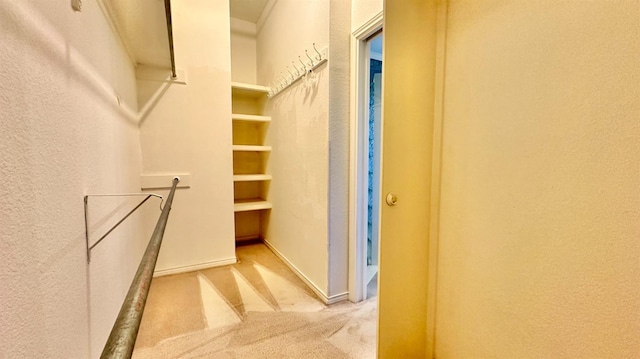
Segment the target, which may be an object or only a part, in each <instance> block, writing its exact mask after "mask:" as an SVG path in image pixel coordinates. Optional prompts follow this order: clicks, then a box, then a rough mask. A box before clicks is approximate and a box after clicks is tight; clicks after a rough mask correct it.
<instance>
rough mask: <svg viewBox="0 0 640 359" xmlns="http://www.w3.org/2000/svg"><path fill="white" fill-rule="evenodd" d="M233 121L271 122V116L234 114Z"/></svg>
mask: <svg viewBox="0 0 640 359" xmlns="http://www.w3.org/2000/svg"><path fill="white" fill-rule="evenodd" d="M231 119H232V120H234V121H248V122H271V117H270V116H258V115H241V114H239V113H234V114H232V115H231Z"/></svg>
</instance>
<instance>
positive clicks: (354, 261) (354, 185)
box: [348, 12, 384, 302]
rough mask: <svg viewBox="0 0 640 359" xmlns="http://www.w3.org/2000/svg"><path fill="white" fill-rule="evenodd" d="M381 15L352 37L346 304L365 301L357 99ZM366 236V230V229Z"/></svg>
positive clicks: (380, 22)
mask: <svg viewBox="0 0 640 359" xmlns="http://www.w3.org/2000/svg"><path fill="white" fill-rule="evenodd" d="M383 21H384V14H383V12H380V13H378V14H376V15H375V16H374V17H373V18H371V19H370V20H369V21H367V22H366V23H365V24H364V25H362V26H361V27H359V28H358V29H357V30H355V31H354V32H353V33H352V34H351V66H350V67H351V83H350V86H349V87H350V89H351V93H350V96H349V97H350V105H349V108H350V111H349V112H350V119H349V122H350V126H349V287H348V288H349V300H350V301H352V302H359V301H361V300H362V299H364V296H365V290H366V287H365V286H364V285H363V283H364V276H365V270H366V269H365V267H366V261H367V259H366V255H365V254H364V253H365V250H364V249H363V246H364V248H366V240H365V239H363V238H359V237H362V235H360V233H361V232H362V224H361V223H358V211H360V207H361V204H360V203H359V201H360V199H361V198H360V197H361V192H362V191H363V190H366V189H363V188H362V186H361V185H359V183H358V178H359V173H360V172H361V171H362V169H358V166H357V165H358V156H359V155H360V154H359V147H360V145H359V144H360V142H361V140H362V139H361V138H360V137H361V134H360V132H361V131H360V129H359V122H360V120H359V119H360V118H362V116H363V114H362V111H361V109H360V107H359V106H358V105H359V104H360V103H362V102H363V101H364V99H363V98H362V96H360V92H361V91H360V90H361V88H362V86H363V84H361V83H360V74H361V73H362V71H364V68H365V67H364V62H365V60H364V56H365V54H366V39H367V38H368V37H370V36H371V35H373V34H375V33H376V32H377V31H378V30H380V29H382V25H383ZM365 233H366V229H365Z"/></svg>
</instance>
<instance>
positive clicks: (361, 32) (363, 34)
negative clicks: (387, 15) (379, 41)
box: [353, 11, 384, 40]
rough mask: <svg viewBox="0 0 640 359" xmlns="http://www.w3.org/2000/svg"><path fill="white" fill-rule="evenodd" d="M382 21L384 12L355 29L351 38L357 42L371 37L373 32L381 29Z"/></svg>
mask: <svg viewBox="0 0 640 359" xmlns="http://www.w3.org/2000/svg"><path fill="white" fill-rule="evenodd" d="M383 21H384V12H382V11H380V12H379V13H377V14H375V15H374V16H373V17H372V18H371V19H369V21H367V22H365V23H364V24H363V25H362V26H360V27H359V28H357V29H356V30H355V31H354V32H353V38H356V39H358V40H364V39H365V38H367V37H369V36H370V35H373V33H374V32H376V31H378V30H379V29H380V28H382V22H383Z"/></svg>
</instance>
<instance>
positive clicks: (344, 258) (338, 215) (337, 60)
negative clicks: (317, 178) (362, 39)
mask: <svg viewBox="0 0 640 359" xmlns="http://www.w3.org/2000/svg"><path fill="white" fill-rule="evenodd" d="M350 21H351V4H350V2H349V1H344V0H331V1H330V9H329V58H330V61H329V173H328V174H327V175H328V176H329V203H328V204H329V208H328V216H329V289H328V294H329V296H331V297H335V296H342V297H344V296H345V295H346V294H347V292H348V270H349V257H348V254H349V85H350V83H349V67H350V63H349V54H350V53H349V51H350V43H349V41H350V37H349V36H348V34H349V25H350Z"/></svg>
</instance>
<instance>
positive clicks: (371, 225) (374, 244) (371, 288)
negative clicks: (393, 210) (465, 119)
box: [361, 30, 382, 299]
mask: <svg viewBox="0 0 640 359" xmlns="http://www.w3.org/2000/svg"><path fill="white" fill-rule="evenodd" d="M366 44H367V46H366V53H367V60H366V64H365V80H366V81H367V85H366V86H364V88H363V90H364V92H365V96H364V97H365V100H366V101H365V107H366V112H365V116H364V118H363V120H364V121H363V125H364V126H365V127H366V128H365V131H364V132H365V134H364V135H365V136H364V139H363V141H362V144H363V145H364V148H362V154H363V155H364V156H363V157H365V158H364V160H365V161H366V164H367V170H366V172H365V175H366V178H365V179H363V180H364V181H363V183H366V189H367V190H366V207H365V208H364V210H365V211H366V218H367V221H366V222H367V232H366V235H367V241H366V242H367V246H366V250H367V260H366V271H365V273H366V275H365V277H364V279H365V285H366V291H365V293H364V297H363V299H367V298H371V297H374V296H376V295H377V294H378V242H379V238H380V236H379V232H380V147H381V142H382V141H381V139H382V138H381V128H382V126H381V123H382V31H381V30H380V31H378V32H377V33H376V34H374V35H373V36H371V37H369V38H368V39H367V40H366ZM361 159H362V157H361ZM362 215H365V214H364V213H362Z"/></svg>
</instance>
